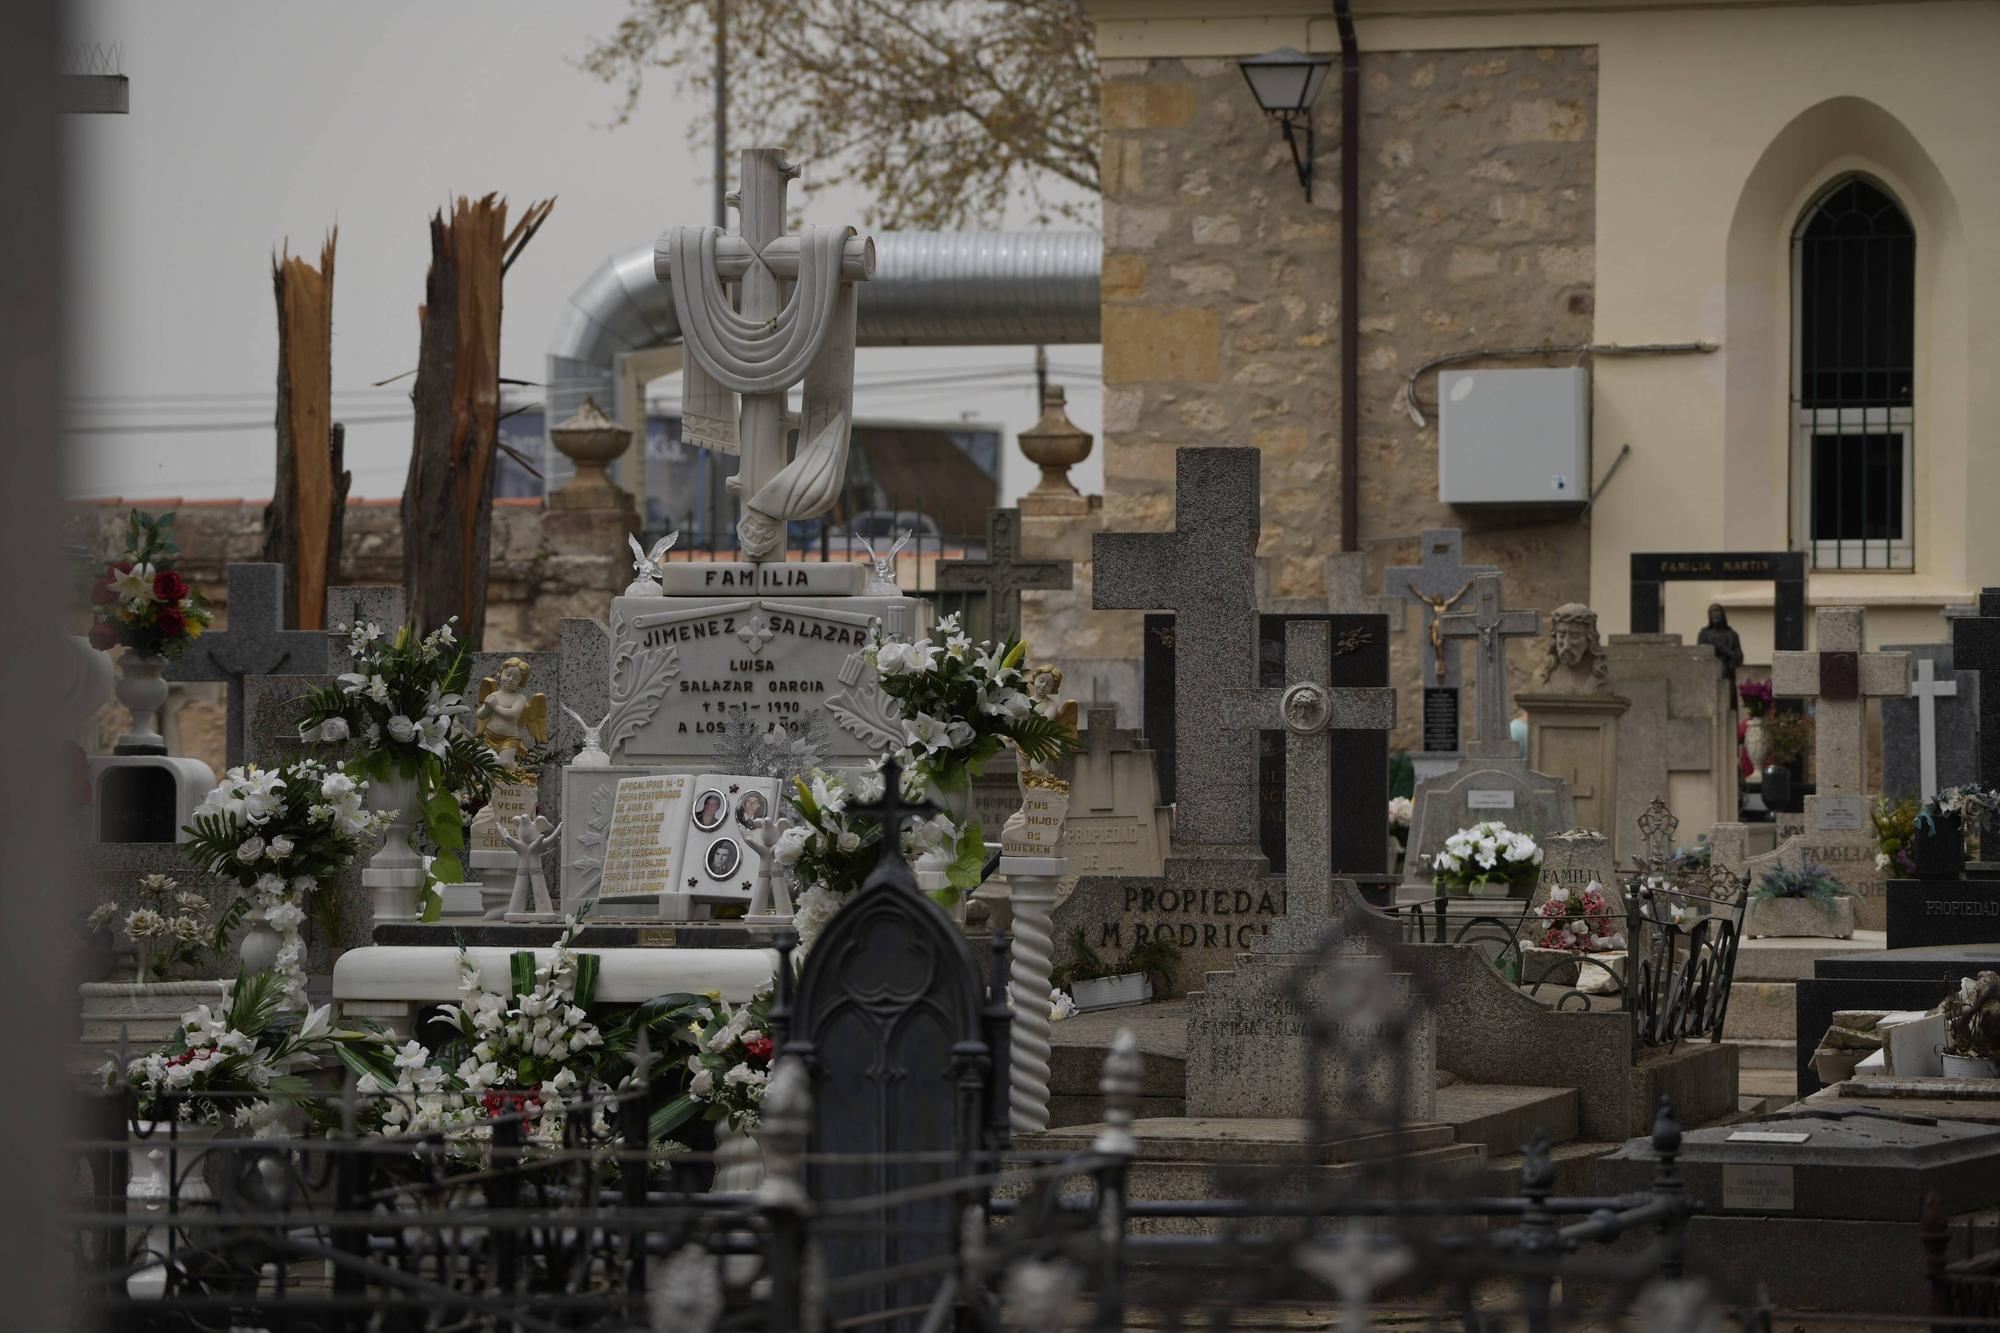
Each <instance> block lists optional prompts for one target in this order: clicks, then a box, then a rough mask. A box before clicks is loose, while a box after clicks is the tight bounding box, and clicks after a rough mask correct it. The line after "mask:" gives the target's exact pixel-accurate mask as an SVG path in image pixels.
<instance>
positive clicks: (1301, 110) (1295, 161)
mask: <svg viewBox="0 0 2000 1333" xmlns="http://www.w3.org/2000/svg"><path fill="white" fill-rule="evenodd" d="M1236 67H1237V68H1238V69H1240V70H1242V71H1243V79H1244V82H1246V83H1248V84H1249V85H1250V91H1251V93H1252V94H1253V95H1254V96H1255V97H1256V98H1257V105H1258V106H1260V107H1262V108H1263V109H1264V114H1265V115H1267V116H1270V117H1272V118H1273V119H1275V120H1276V121H1277V122H1278V126H1279V128H1280V129H1281V130H1282V131H1283V132H1284V136H1285V146H1286V147H1287V148H1290V149H1291V150H1292V166H1293V168H1294V169H1296V170H1297V171H1298V173H1299V184H1300V185H1303V186H1304V187H1305V191H1306V199H1307V201H1308V202H1310V201H1311V199H1312V194H1313V187H1312V152H1313V147H1312V146H1313V131H1312V116H1311V112H1312V104H1313V99H1314V98H1316V97H1318V96H1319V88H1320V85H1321V84H1323V83H1325V82H1326V72H1327V70H1329V69H1330V68H1332V67H1333V58H1332V57H1331V56H1309V55H1307V54H1306V53H1305V52H1303V51H1294V50H1293V49H1292V48H1291V47H1289V46H1281V47H1279V48H1278V49H1277V50H1275V51H1272V52H1270V53H1268V54H1266V55H1261V56H1251V57H1249V58H1248V59H1247V60H1239V61H1237V62H1236ZM1300 131H1304V134H1305V151H1304V152H1303V153H1302V152H1300V151H1299V139H1298V135H1299V132H1300Z"/></svg>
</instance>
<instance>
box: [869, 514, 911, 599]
mask: <svg viewBox="0 0 2000 1333" xmlns="http://www.w3.org/2000/svg"><path fill="white" fill-rule="evenodd" d="M916 532H917V530H916V529H915V528H904V529H903V534H902V536H900V537H898V538H896V541H895V544H894V545H893V546H891V547H890V548H889V549H888V550H887V551H885V552H883V553H882V554H881V555H877V554H875V547H874V546H873V545H872V544H871V543H870V542H869V540H868V539H867V538H866V537H861V536H857V537H856V538H855V540H856V541H858V542H860V543H861V549H862V550H864V551H866V552H868V559H869V562H870V563H872V564H873V565H874V566H875V574H874V577H872V578H870V579H869V580H868V586H867V587H866V588H865V589H863V594H864V595H865V596H868V597H900V596H901V595H902V591H903V590H902V589H901V588H898V587H897V586H896V555H897V553H898V552H899V551H901V550H902V549H903V548H904V547H905V546H907V545H909V542H910V538H912V537H914V536H915V535H916Z"/></svg>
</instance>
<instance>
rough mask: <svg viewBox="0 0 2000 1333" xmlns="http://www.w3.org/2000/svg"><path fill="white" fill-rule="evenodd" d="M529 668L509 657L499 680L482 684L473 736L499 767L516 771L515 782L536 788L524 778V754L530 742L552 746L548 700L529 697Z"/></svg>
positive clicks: (518, 659) (531, 779)
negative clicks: (550, 741)
mask: <svg viewBox="0 0 2000 1333" xmlns="http://www.w3.org/2000/svg"><path fill="white" fill-rule="evenodd" d="M528 670H529V668H528V664H527V663H526V662H524V661H522V660H521V659H520V658H518V657H510V658H508V659H507V660H506V661H505V662H502V663H501V664H500V675H499V676H498V678H495V677H493V676H488V677H486V679H484V680H482V681H480V682H479V707H477V708H475V709H474V710H473V712H472V734H473V735H475V736H477V737H478V738H479V739H480V740H482V741H484V742H485V743H486V745H487V747H488V748H490V749H491V750H492V751H493V753H494V754H495V755H497V756H498V757H499V759H500V766H501V767H502V768H505V769H512V770H516V780H517V781H521V782H525V783H527V784H529V785H531V786H532V785H533V783H534V778H533V776H532V775H526V774H521V773H519V772H518V770H519V769H520V767H521V762H520V761H521V751H522V750H525V749H527V748H528V745H529V743H530V742H532V743H534V744H536V745H547V744H548V743H549V696H548V695H546V694H529V693H528V691H527V689H526V686H527V683H528Z"/></svg>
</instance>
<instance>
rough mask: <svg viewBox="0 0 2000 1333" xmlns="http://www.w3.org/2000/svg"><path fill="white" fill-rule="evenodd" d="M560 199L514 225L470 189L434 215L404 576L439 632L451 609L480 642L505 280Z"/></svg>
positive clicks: (421, 612)
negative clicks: (470, 193)
mask: <svg viewBox="0 0 2000 1333" xmlns="http://www.w3.org/2000/svg"><path fill="white" fill-rule="evenodd" d="M554 206H555V200H553V199H549V200H544V201H543V202H541V203H538V204H533V205H530V206H529V208H528V210H527V211H526V212H525V213H524V214H523V215H522V217H521V220H520V221H519V222H517V223H516V224H515V225H514V229H513V230H512V231H509V230H507V205H506V202H505V201H504V200H502V199H500V198H499V196H498V195H492V194H489V195H487V196H486V197H485V198H483V199H480V200H478V201H477V202H474V201H472V200H468V199H466V198H464V197H463V196H461V197H460V198H459V200H458V203H457V204H456V205H455V206H454V207H453V209H452V215H451V221H450V222H446V221H445V219H444V214H443V213H442V212H439V213H437V214H434V215H433V216H432V218H431V267H430V273H429V275H428V276H427V277H426V279H425V281H424V304H423V306H422V307H421V308H420V309H419V310H418V312H417V319H418V323H419V326H420V328H421V336H420V341H419V344H418V350H417V381H416V386H415V387H414V388H412V389H411V390H410V401H411V402H412V403H413V404H414V405H415V407H416V427H415V435H414V438H413V439H412V441H411V445H410V473H409V479H408V480H407V481H406V482H405V483H404V485H403V585H404V587H405V588H406V589H407V590H408V594H409V608H410V616H411V618H412V620H414V621H415V623H416V624H417V626H418V628H420V629H423V630H429V629H431V628H434V627H435V626H437V625H441V624H443V623H444V621H445V620H446V619H447V618H448V617H450V616H457V617H458V632H459V635H460V636H461V637H462V638H464V639H465V640H466V641H467V642H468V643H470V644H471V645H472V646H473V647H475V648H477V647H478V646H479V645H480V641H481V638H482V636H483V634H484V631H485V628H486V569H487V564H488V560H489V555H490V551H489V546H490V541H491V533H492V525H493V453H494V448H495V446H496V445H497V443H498V441H499V433H500V287H501V279H502V277H503V276H504V275H505V273H506V270H507V267H508V265H510V264H512V263H513V261H514V258H515V256H517V255H518V254H520V252H521V250H522V248H523V247H525V246H526V245H527V243H528V241H529V240H530V239H531V238H532V237H533V236H534V234H535V231H536V230H537V229H538V228H540V226H541V224H542V220H543V219H544V218H546V217H547V216H548V213H549V210H550V209H551V208H553V207H554Z"/></svg>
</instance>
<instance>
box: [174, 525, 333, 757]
mask: <svg viewBox="0 0 2000 1333" xmlns="http://www.w3.org/2000/svg"><path fill="white" fill-rule="evenodd" d="M328 660H329V659H328V648H327V636H326V634H325V632H323V631H321V630H316V629H286V628H285V567H284V566H283V565H266V564H255V565H231V566H230V567H229V627H228V628H227V629H222V630H210V631H209V632H208V633H206V634H204V635H202V636H201V637H200V638H199V639H196V640H195V641H194V642H193V643H190V644H189V645H188V646H187V651H186V652H184V653H182V654H181V657H180V659H179V660H178V661H176V662H173V663H170V664H169V665H168V667H167V670H166V677H167V679H168V680H188V681H193V680H224V681H228V682H229V733H228V735H229V740H228V754H229V763H230V765H231V766H232V767H233V766H235V765H237V764H240V763H242V762H243V681H244V678H245V677H248V676H278V675H285V676H315V675H319V674H321V673H322V672H324V671H326V670H327V666H328Z"/></svg>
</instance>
